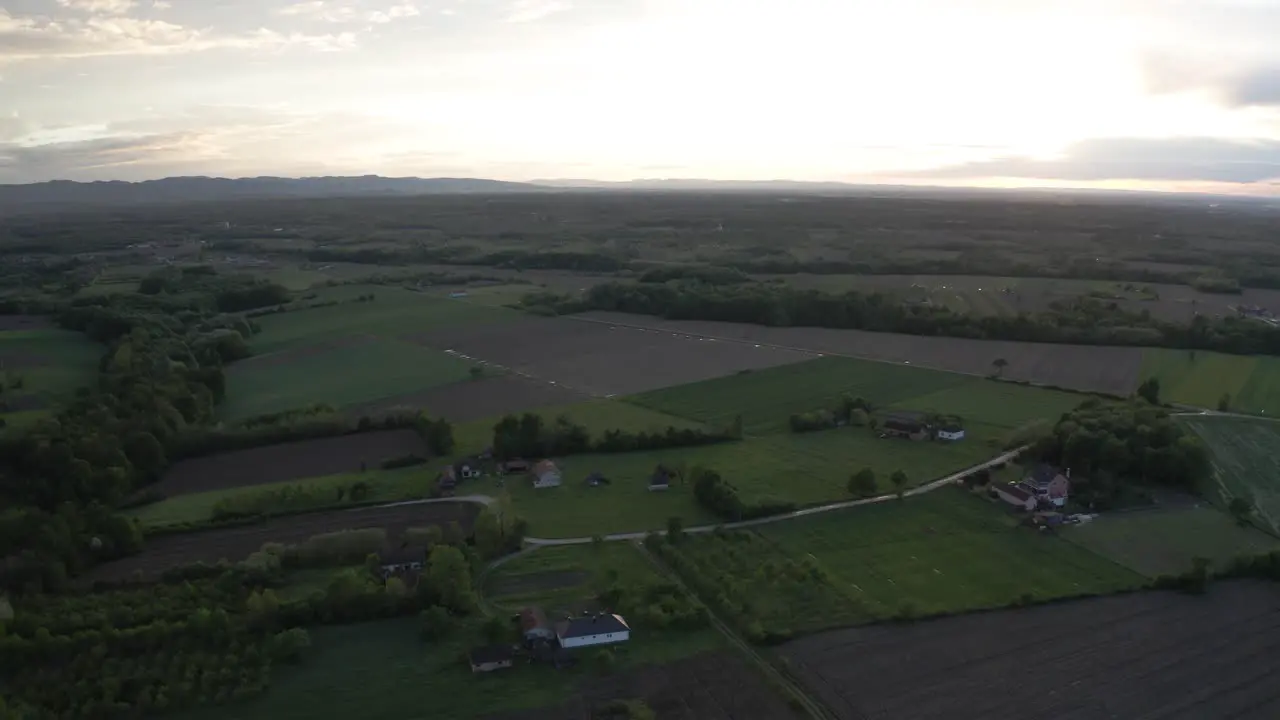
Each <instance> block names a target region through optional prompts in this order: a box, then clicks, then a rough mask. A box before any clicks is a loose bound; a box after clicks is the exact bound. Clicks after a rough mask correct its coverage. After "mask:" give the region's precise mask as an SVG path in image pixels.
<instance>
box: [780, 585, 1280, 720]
mask: <svg viewBox="0 0 1280 720" xmlns="http://www.w3.org/2000/svg"><path fill="white" fill-rule="evenodd" d="M780 652H781V654H782V655H783V656H784V657H786V658H787V659H788V660H789V661H790V662H791V664H792V667H793V668H794V669H795V670H796V671H797V674H798V675H799V676H800V678H801V679H802V680H803V681H804V682H805V683H806V684H808V685H809V687H810V689H811V690H813V691H814V692H815V693H816V694H817V695H818V696H819V697H820V698H821V699H822V700H823V701H824V702H825V703H826V704H827V705H828V706H829V707H830V708H832V709H833V710H834V711H835V712H836V714H837V715H838V716H839V717H840V718H848V719H849V720H854V719H856V720H890V719H896V718H904V719H906V718H910V720H930V719H931V718H936V719H938V720H944V719H945V720H966V719H968V718H973V719H974V720H978V719H981V720H999V719H1001V718H1008V719H1009V720H1015V719H1016V720H1032V719H1035V718H1040V719H1044V720H1093V719H1094V718H1097V719H1098V720H1101V719H1103V718H1108V719H1110V718H1153V719H1154V718H1161V719H1162V720H1203V719H1204V718H1249V719H1252V718H1257V719H1258V720H1274V718H1277V717H1280V683H1277V682H1276V680H1275V678H1276V677H1277V672H1280V585H1275V584H1264V583H1256V582H1234V583H1223V584H1220V585H1218V586H1216V587H1214V588H1213V590H1212V591H1211V592H1210V593H1209V594H1208V595H1206V596H1190V595H1183V594H1176V593H1170V592H1147V593H1135V594H1130V595H1123V596H1113V597H1108V598H1099V599H1091V600H1079V601H1075V602H1069V603H1061V604H1056V605H1048V606H1041V607H1037V608H1030V609H1025V610H1004V611H999V612H991V613H982V614H975V615H968V616H963V617H954V618H947V619H942V620H935V621H927V622H920V623H916V624H913V625H907V626H902V625H880V626H873V627H865V628H858V629H849V630H838V631H834V632H828V633H823V634H820V635H814V636H810V637H807V638H804V639H802V640H797V641H794V642H791V643H788V644H787V645H784V646H782V648H781V649H780Z"/></svg>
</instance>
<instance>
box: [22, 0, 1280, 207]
mask: <svg viewBox="0 0 1280 720" xmlns="http://www.w3.org/2000/svg"><path fill="white" fill-rule="evenodd" d="M1276 37H1280V0H1108V1H1107V2H1103V0H1073V1H1070V2H1068V1H1065V0H1043V1H1041V0H1020V1H1019V0H904V1H903V2H899V3H880V2H872V1H871V0H844V1H841V2H835V1H832V0H828V1H825V2H824V1H822V0H789V1H788V2H785V3H784V2H782V1H781V0H756V1H755V2H750V3H744V2H741V1H740V2H737V3H733V2H728V1H727V0H603V1H598V2H587V1H586V0H501V1H499V0H429V1H427V0H422V1H418V0H261V1H257V0H254V1H251V0H218V1H216V2H214V1H213V0H6V2H5V3H4V5H3V7H0V182H3V183H26V182H40V181H45V180H52V179H70V180H109V179H120V180H145V179H156V178H161V177H166V176H180V175H209V176H223V177H252V176H263V175H271V176H319V175H347V176H349V175H366V174H377V175H383V176H417V177H441V176H447V177H484V178H494V179H499V180H517V181H522V180H534V179H547V178H552V179H554V178H589V179H595V180H630V179H634V178H659V177H669V178H704V179H710V180H774V179H791V180H802V181H839V182H850V183H894V184H921V185H960V186H985V187H1043V186H1049V187H1091V188H1111V189H1138V190H1185V191H1203V192H1216V193H1231V194H1251V195H1275V196H1280V43H1276V42H1275V40H1274V39H1275V38H1276Z"/></svg>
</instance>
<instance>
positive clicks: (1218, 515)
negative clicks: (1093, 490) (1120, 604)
mask: <svg viewBox="0 0 1280 720" xmlns="http://www.w3.org/2000/svg"><path fill="white" fill-rule="evenodd" d="M1062 537H1063V538H1065V539H1067V540H1070V541H1071V542H1074V543H1077V544H1079V545H1081V546H1083V547H1085V548H1088V549H1089V550H1092V551H1094V552H1096V553H1098V554H1099V555H1103V556H1105V557H1109V558H1111V559H1112V560H1115V561H1116V562H1118V563H1120V564H1121V565H1124V566H1126V567H1129V568H1132V569H1133V570H1136V571H1138V572H1140V573H1143V574H1144V575H1148V576H1151V577H1155V576H1157V575H1176V574H1178V573H1181V572H1185V571H1187V570H1188V569H1190V568H1191V562H1192V559H1193V558H1196V557H1203V558H1208V559H1209V560H1211V561H1213V563H1214V564H1215V565H1217V566H1219V567H1221V566H1222V565H1225V564H1226V563H1229V562H1230V561H1231V560H1233V559H1235V558H1237V557H1240V556H1242V555H1258V554H1261V553H1265V552H1270V551H1272V550H1275V549H1277V548H1280V540H1276V539H1275V538H1273V537H1271V536H1269V535H1267V534H1265V533H1263V532H1260V531H1259V530H1257V529H1255V528H1253V527H1241V526H1240V525H1239V524H1238V523H1236V521H1235V520H1233V519H1232V518H1231V517H1229V516H1228V515H1227V514H1226V513H1223V512H1222V511H1220V510H1218V509H1216V508H1213V507H1210V506H1207V505H1199V506H1186V507H1179V508H1170V509H1167V510H1165V509H1161V510H1142V511H1137V512H1127V513H1107V514H1104V515H1101V516H1099V517H1097V518H1095V519H1094V520H1092V521H1091V522H1088V523H1085V524H1083V525H1078V526H1076V527H1069V528H1064V529H1063V530H1062Z"/></svg>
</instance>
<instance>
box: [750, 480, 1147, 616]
mask: <svg viewBox="0 0 1280 720" xmlns="http://www.w3.org/2000/svg"><path fill="white" fill-rule="evenodd" d="M760 533H761V534H762V535H764V536H765V537H766V538H769V539H771V540H773V541H774V542H776V543H777V544H778V546H779V547H781V548H782V549H783V550H785V551H787V552H788V553H790V554H791V555H792V556H793V557H811V558H813V559H814V560H816V561H817V562H818V563H819V564H820V565H821V566H822V567H823V568H824V569H825V570H826V571H827V573H828V574H829V576H830V577H831V579H832V582H834V583H835V584H836V585H837V587H839V588H840V589H841V590H843V591H844V593H846V594H847V595H848V596H849V597H850V598H852V599H854V600H856V601H857V602H858V603H860V604H861V605H862V606H863V607H865V608H866V609H867V611H868V612H870V614H871V615H873V616H875V617H889V616H893V615H895V614H898V613H899V612H901V611H902V610H903V608H904V606H905V607H909V608H910V609H911V612H912V613H917V614H929V613H952V612H960V611H965V610H976V609H980V608H989V607H997V606H1002V605H1006V604H1009V603H1011V602H1014V601H1017V600H1019V599H1020V598H1024V597H1026V598H1029V599H1032V600H1037V601H1039V600H1048V599H1051V598H1057V597H1066V596H1072V595H1084V594H1094V593H1106V592H1115V591H1118V590H1124V589H1128V588H1133V587H1137V586H1138V585H1140V584H1141V583H1142V582H1143V581H1144V578H1143V577H1142V576H1140V575H1139V574H1137V573H1135V572H1133V571H1131V570H1129V569H1127V568H1125V567H1123V566H1121V565H1119V564H1117V563H1115V562H1112V561H1111V560H1108V559H1106V558H1103V557H1101V556H1099V555H1095V554H1094V553H1092V552H1090V551H1088V550H1084V549H1082V548H1080V547H1078V546H1076V545H1074V544H1072V543H1069V542H1067V541H1065V540H1062V539H1061V538H1058V537H1053V536H1044V535H1040V534H1037V533H1036V532H1035V531H1032V530H1030V529H1027V528H1022V527H1018V526H1017V524H1016V520H1015V519H1014V518H1013V517H1012V516H1010V515H1008V514H1007V513H1005V512H1003V510H1002V508H1001V507H999V506H996V505H994V504H993V503H991V502H988V501H987V500H986V499H984V498H982V497H981V496H975V495H971V494H969V493H967V492H964V491H962V490H959V489H950V488H944V489H942V490H938V491H936V492H932V493H928V494H926V495H921V496H917V497H912V498H908V499H907V500H905V501H903V502H884V503H877V504H874V505H868V506H864V507H858V508H851V509H849V510H842V511H836V512H831V513H824V514H821V515H817V516H812V517H807V518H805V519H804V520H803V521H785V522H778V523H773V524H768V525H764V526H761V528H760Z"/></svg>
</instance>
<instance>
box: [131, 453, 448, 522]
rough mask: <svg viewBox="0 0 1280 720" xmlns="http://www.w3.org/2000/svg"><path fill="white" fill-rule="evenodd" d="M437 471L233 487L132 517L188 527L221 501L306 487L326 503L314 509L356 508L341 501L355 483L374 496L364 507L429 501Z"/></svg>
mask: <svg viewBox="0 0 1280 720" xmlns="http://www.w3.org/2000/svg"><path fill="white" fill-rule="evenodd" d="M435 478H436V471H435V470H429V469H427V468H425V467H406V468H396V469H394V470H381V469H370V470H368V471H366V472H362V473H339V474H336V475H325V476H323V477H314V478H307V479H306V480H289V481H286V482H280V483H267V484H264V485H252V486H247V487H233V488H227V489H224V490H211V491H209V492H202V493H192V494H190V495H178V496H176V497H171V498H167V499H165V500H161V501H160V502H157V503H152V504H151V505H144V506H142V507H139V508H137V509H135V510H133V511H132V517H134V518H136V519H137V520H138V522H139V523H141V524H142V527H143V529H151V528H160V527H166V526H171V525H183V524H187V523H200V522H205V521H208V520H211V519H213V509H214V506H215V505H217V504H218V503H219V502H220V501H222V500H226V499H230V498H235V497H246V496H248V497H252V496H254V495H258V494H262V493H269V492H272V491H273V490H279V489H280V488H283V487H287V486H293V487H305V488H306V489H307V490H308V491H309V492H312V493H314V494H315V495H316V496H318V497H323V498H324V499H325V500H326V503H325V504H318V505H316V506H315V507H314V508H311V507H308V508H306V509H308V510H310V509H317V508H320V507H330V506H332V507H338V506H341V505H350V504H352V503H351V501H350V499H344V500H343V501H339V500H338V498H337V492H338V488H343V487H349V486H350V485H351V484H352V483H356V482H360V481H363V482H366V483H368V484H369V485H370V487H371V488H372V492H371V493H370V494H369V496H368V497H366V498H365V499H364V500H362V501H361V502H362V503H375V502H393V501H396V500H411V499H415V498H425V497H427V496H428V494H429V493H430V491H431V488H432V487H434V484H435Z"/></svg>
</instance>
